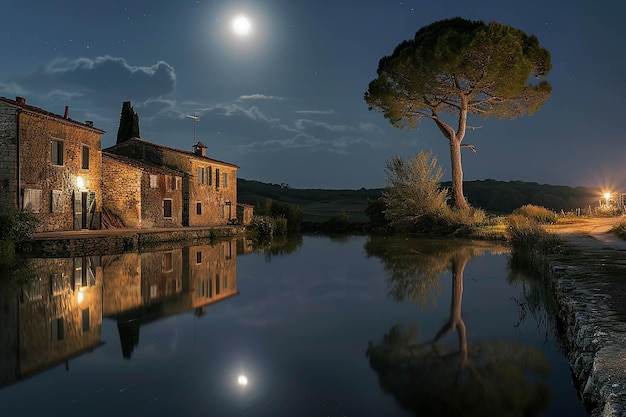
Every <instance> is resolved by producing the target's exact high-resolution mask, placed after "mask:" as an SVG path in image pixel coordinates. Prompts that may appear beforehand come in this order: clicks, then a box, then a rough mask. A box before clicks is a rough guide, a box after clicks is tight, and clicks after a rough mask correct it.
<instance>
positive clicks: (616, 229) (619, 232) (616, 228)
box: [611, 219, 626, 240]
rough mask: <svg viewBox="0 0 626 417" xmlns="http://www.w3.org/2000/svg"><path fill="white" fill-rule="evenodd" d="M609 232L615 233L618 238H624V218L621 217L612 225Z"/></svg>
mask: <svg viewBox="0 0 626 417" xmlns="http://www.w3.org/2000/svg"><path fill="white" fill-rule="evenodd" d="M611 233H613V234H615V235H616V236H618V237H619V238H620V239H624V240H626V219H622V220H620V221H619V222H618V223H617V224H615V225H613V227H612V228H611Z"/></svg>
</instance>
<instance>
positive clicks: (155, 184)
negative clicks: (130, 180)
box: [150, 174, 159, 188]
mask: <svg viewBox="0 0 626 417" xmlns="http://www.w3.org/2000/svg"><path fill="white" fill-rule="evenodd" d="M158 186H159V177H158V176H157V175H152V174H150V188H157V187H158Z"/></svg>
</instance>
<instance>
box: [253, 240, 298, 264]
mask: <svg viewBox="0 0 626 417" xmlns="http://www.w3.org/2000/svg"><path fill="white" fill-rule="evenodd" d="M302 243H303V239H302V235H289V236H276V237H274V238H273V239H272V240H271V241H268V242H266V243H265V244H263V243H257V244H256V245H255V250H256V251H262V252H263V253H264V254H265V260H266V261H267V262H271V261H272V258H273V257H274V256H280V255H288V254H290V253H293V252H295V251H297V250H298V249H300V247H301V246H302Z"/></svg>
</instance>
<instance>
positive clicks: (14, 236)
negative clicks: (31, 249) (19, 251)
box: [0, 207, 39, 248]
mask: <svg viewBox="0 0 626 417" xmlns="http://www.w3.org/2000/svg"><path fill="white" fill-rule="evenodd" d="M38 224H39V221H38V220H37V218H36V217H35V215H34V214H33V213H31V212H28V211H22V210H18V209H14V208H6V207H5V208H4V209H3V210H2V211H1V212H0V240H8V241H11V242H13V243H14V244H15V246H16V247H17V248H20V247H21V246H22V245H23V244H24V243H25V242H26V241H28V240H30V238H31V235H32V234H33V233H34V232H35V230H36V228H37V225H38Z"/></svg>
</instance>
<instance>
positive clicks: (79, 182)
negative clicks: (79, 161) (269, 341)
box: [76, 177, 85, 188]
mask: <svg viewBox="0 0 626 417" xmlns="http://www.w3.org/2000/svg"><path fill="white" fill-rule="evenodd" d="M76 185H77V186H78V188H85V180H84V179H83V177H76Z"/></svg>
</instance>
